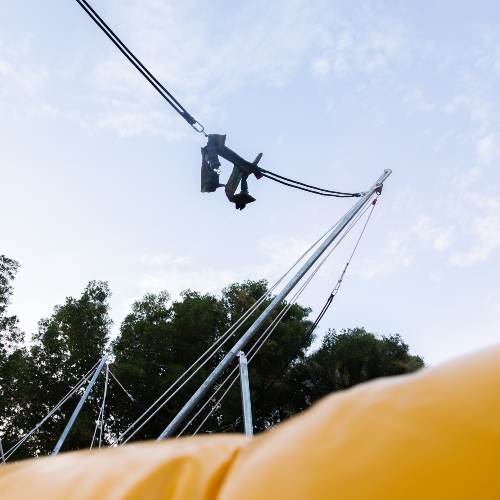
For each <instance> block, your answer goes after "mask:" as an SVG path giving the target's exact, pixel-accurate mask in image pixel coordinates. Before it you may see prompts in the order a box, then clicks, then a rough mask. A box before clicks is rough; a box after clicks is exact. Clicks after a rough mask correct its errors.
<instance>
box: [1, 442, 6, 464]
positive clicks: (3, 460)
mask: <svg viewBox="0 0 500 500" xmlns="http://www.w3.org/2000/svg"><path fill="white" fill-rule="evenodd" d="M0 455H2V463H3V464H4V463H5V457H4V454H3V447H2V440H1V439H0Z"/></svg>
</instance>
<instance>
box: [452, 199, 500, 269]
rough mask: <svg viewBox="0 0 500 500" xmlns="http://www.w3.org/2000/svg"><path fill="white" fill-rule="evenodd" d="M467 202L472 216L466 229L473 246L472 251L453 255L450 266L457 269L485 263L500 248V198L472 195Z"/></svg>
mask: <svg viewBox="0 0 500 500" xmlns="http://www.w3.org/2000/svg"><path fill="white" fill-rule="evenodd" d="M467 201H469V203H470V205H471V206H470V208H469V209H470V211H471V212H472V214H471V215H470V216H469V221H468V224H467V225H466V227H465V229H466V231H467V233H468V239H469V240H470V242H471V243H472V244H471V249H470V250H468V251H462V252H458V251H457V252H454V253H453V254H452V255H451V257H450V264H451V265H452V266H457V267H466V266H471V265H473V264H476V263H478V262H483V261H485V260H486V259H488V257H489V256H490V254H491V253H492V252H493V251H494V250H496V249H497V248H499V247H500V198H495V197H489V196H487V195H483V194H478V193H472V194H471V195H469V196H468V197H467Z"/></svg>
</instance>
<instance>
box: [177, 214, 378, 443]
mask: <svg viewBox="0 0 500 500" xmlns="http://www.w3.org/2000/svg"><path fill="white" fill-rule="evenodd" d="M369 208H370V205H368V206H367V208H365V209H364V210H363V211H362V212H361V213H360V214H358V215H357V216H356V217H355V219H354V220H353V221H351V223H350V224H349V226H348V227H347V229H346V230H345V231H344V233H343V234H342V236H341V237H340V239H339V240H338V241H337V243H336V244H335V245H334V247H333V248H332V249H331V250H330V251H329V252H328V254H327V255H326V257H324V258H323V260H322V261H321V262H320V263H319V264H318V266H317V267H316V268H315V270H314V271H313V272H312V273H311V275H310V276H309V277H308V278H307V280H306V281H305V282H304V283H303V284H302V286H301V287H300V289H299V290H298V291H297V292H296V293H295V295H294V296H293V298H292V300H290V302H289V303H288V304H287V306H286V307H285V308H284V309H283V310H282V311H281V312H280V313H279V314H278V316H277V317H276V318H275V319H274V320H273V322H272V323H271V324H270V325H269V327H268V328H267V329H266V330H265V331H264V333H263V334H262V335H261V336H260V337H259V338H258V339H257V341H256V342H255V343H254V344H253V346H252V347H251V348H250V350H249V351H248V353H247V355H250V354H251V353H252V351H253V350H254V349H255V347H256V346H257V345H258V344H259V343H260V345H259V346H258V348H257V350H256V352H255V353H254V354H253V355H252V356H251V357H250V358H249V359H248V363H250V362H251V361H252V359H253V358H254V357H255V356H256V354H257V353H258V352H259V351H260V349H261V348H262V346H263V345H264V344H265V342H266V341H267V339H268V338H269V336H270V335H271V334H272V333H273V331H274V330H275V328H276V327H277V326H278V324H279V322H280V321H281V319H282V318H283V317H284V316H285V315H286V313H287V312H288V311H289V309H290V308H291V307H292V306H293V304H294V303H295V302H296V300H297V299H298V297H300V295H301V294H302V292H303V291H304V290H305V288H306V287H307V286H308V285H309V283H310V282H311V281H312V279H313V278H314V276H315V275H316V273H317V272H318V271H319V269H320V268H321V267H322V266H323V264H324V263H325V261H326V260H327V259H328V257H329V256H330V255H331V254H332V252H333V251H334V250H335V248H337V246H338V245H339V244H340V243H341V242H342V240H343V239H344V238H345V237H346V236H347V234H348V233H349V232H350V231H351V229H352V228H353V227H354V226H355V225H356V223H357V222H358V221H359V220H360V219H361V217H363V215H364V214H365V213H366V211H367V210H369ZM370 215H371V214H370ZM363 232H364V229H363ZM358 243H359V241H358ZM356 247H357V245H356ZM356 247H355V248H356ZM351 259H352V256H351ZM325 312H326V311H325ZM311 333H312V332H311ZM264 337H265V338H264ZM261 339H263V340H261ZM236 370H237V368H234V369H233V370H232V371H231V373H230V374H229V375H228V376H227V377H226V379H225V380H224V381H223V382H222V383H221V384H220V385H219V386H218V388H217V389H216V390H215V391H214V393H213V394H212V396H211V397H210V398H209V399H208V400H207V401H206V402H205V404H204V405H203V406H202V407H201V408H200V410H198V412H197V413H196V414H195V415H194V417H192V419H191V420H190V421H189V422H188V424H187V425H186V426H185V427H184V428H183V429H182V430H181V432H180V433H179V434H178V436H177V437H180V436H181V435H182V434H183V433H184V431H185V430H186V429H187V428H188V427H189V426H190V425H191V424H192V422H193V421H194V420H195V419H196V417H197V416H198V415H199V414H200V413H201V412H202V411H203V409H204V408H205V407H206V406H207V405H208V404H209V403H210V401H212V400H213V399H214V397H215V395H216V394H217V393H218V392H219V391H220V390H221V389H222V387H223V386H224V385H225V384H226V382H227V381H228V380H229V379H230V378H231V377H232V375H233V374H234V372H235V371H236ZM238 378H239V374H238V375H237V376H236V377H235V378H234V380H233V381H232V382H231V384H230V386H229V388H228V389H227V390H226V391H225V392H224V394H223V395H222V397H221V398H220V399H219V401H217V403H216V404H215V405H214V407H213V408H212V410H211V411H210V413H209V414H208V415H207V416H206V417H205V419H204V420H203V422H202V423H201V424H200V426H199V427H198V428H197V429H196V431H195V432H194V434H193V436H194V435H196V433H197V432H198V431H199V429H200V428H201V427H202V426H203V424H204V423H205V422H206V421H207V419H208V418H209V417H210V416H211V415H212V414H213V412H214V411H215V410H216V409H217V408H218V407H219V405H220V403H221V401H222V400H223V399H224V397H225V396H226V394H227V392H228V391H229V389H230V388H231V387H232V386H233V384H234V383H235V382H236V380H238Z"/></svg>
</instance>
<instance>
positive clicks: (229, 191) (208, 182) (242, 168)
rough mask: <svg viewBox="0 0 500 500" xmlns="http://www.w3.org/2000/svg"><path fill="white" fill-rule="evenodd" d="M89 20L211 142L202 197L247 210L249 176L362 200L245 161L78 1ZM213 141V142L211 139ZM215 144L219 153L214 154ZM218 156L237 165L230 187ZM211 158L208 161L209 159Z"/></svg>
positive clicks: (250, 200) (203, 173)
mask: <svg viewBox="0 0 500 500" xmlns="http://www.w3.org/2000/svg"><path fill="white" fill-rule="evenodd" d="M76 1H77V2H78V4H79V5H80V6H81V7H82V9H83V10H84V11H85V12H86V13H87V14H88V16H89V17H90V18H91V19H92V21H94V22H95V23H96V24H97V26H98V27H99V28H100V29H101V30H102V31H103V33H104V34H105V35H106V36H107V37H108V38H109V39H110V40H111V42H113V44H114V45H115V46H116V47H117V48H118V50H119V51H120V52H121V53H122V54H123V55H124V56H125V57H126V58H127V59H128V60H129V61H130V62H131V63H132V64H133V65H134V67H135V68H136V69H137V70H138V71H139V72H140V73H141V74H142V76H144V78H146V80H147V81H148V82H149V83H150V84H151V85H152V86H153V88H154V89H155V90H156V91H157V92H158V93H159V94H160V95H161V96H162V97H163V98H164V99H165V100H166V101H167V102H168V104H170V106H172V108H173V109H174V110H175V111H176V112H177V113H178V114H179V115H180V116H182V118H184V120H186V121H187V122H188V123H189V125H191V127H192V128H193V129H194V130H195V131H196V132H199V133H201V134H203V135H204V136H205V137H207V139H208V144H207V146H206V147H205V148H202V156H203V162H202V171H201V191H202V193H213V192H214V191H215V190H216V189H217V188H219V187H225V190H226V196H227V198H228V199H229V201H230V202H232V203H234V204H235V207H236V209H239V210H243V209H244V208H245V206H246V205H247V204H248V203H253V202H254V201H255V198H254V197H253V196H251V195H250V193H249V192H248V180H247V179H248V176H249V175H250V174H254V175H255V176H256V177H257V179H260V178H261V177H267V178H268V179H271V180H273V181H275V182H278V183H280V184H283V185H285V186H289V187H293V188H295V189H300V190H302V191H308V192H310V193H314V194H319V195H321V196H334V197H337V198H351V197H360V196H362V193H342V192H339V191H330V190H328V189H322V188H317V187H314V186H310V185H308V184H304V183H302V182H298V181H293V180H292V179H288V178H286V177H282V176H280V175H278V174H275V173H273V172H270V171H268V170H264V169H260V168H258V167H257V164H258V163H259V160H260V158H261V157H262V154H260V155H259V156H258V157H257V158H256V159H255V160H254V161H253V162H252V163H250V162H248V161H246V160H244V159H243V158H241V157H240V156H239V155H237V154H236V153H235V152H234V151H231V150H230V149H229V148H227V147H226V146H225V145H224V142H225V137H226V136H225V135H224V136H223V135H218V134H211V135H209V134H207V133H206V132H205V127H204V126H203V125H202V124H201V123H200V122H199V121H198V120H196V119H195V118H193V117H192V116H191V115H190V114H189V113H188V111H187V110H186V109H185V108H184V107H183V106H182V105H181V104H180V103H179V101H177V99H176V98H175V97H174V96H173V95H172V94H171V93H170V92H169V91H168V90H167V89H166V88H165V87H164V86H163V85H162V84H161V83H160V82H159V81H158V80H157V79H156V78H155V76H154V75H153V74H152V73H151V72H150V71H149V70H148V69H147V68H146V67H145V66H144V64H142V62H141V61H139V59H138V58H137V57H136V56H135V55H134V54H133V53H132V52H131V51H130V49H129V48H128V47H127V46H126V45H125V44H124V43H123V42H122V41H121V40H120V38H119V37H118V36H117V35H116V34H115V33H114V31H113V30H112V29H111V28H110V27H109V26H108V25H107V24H106V23H105V22H104V21H103V19H102V18H101V17H100V16H99V14H97V12H96V11H95V10H94V9H93V8H92V7H91V6H90V4H89V3H88V2H87V0H76ZM211 137H212V138H213V141H211V140H210V138H211ZM214 142H215V151H216V153H215V152H214V150H213V147H214ZM217 154H218V155H219V156H222V158H224V159H226V160H228V161H230V162H231V163H233V165H234V168H233V171H232V173H231V175H230V177H229V180H228V182H227V184H220V182H219V174H220V169H219V167H220V162H219V160H218V158H217ZM206 156H208V158H206ZM240 181H241V191H240V193H238V194H235V191H236V189H237V188H238V185H239V183H240Z"/></svg>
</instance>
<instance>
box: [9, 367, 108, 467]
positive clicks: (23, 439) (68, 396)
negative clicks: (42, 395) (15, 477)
mask: <svg viewBox="0 0 500 500" xmlns="http://www.w3.org/2000/svg"><path fill="white" fill-rule="evenodd" d="M98 364H99V362H97V363H96V364H95V365H94V366H93V367H92V368H91V369H90V370H89V371H88V372H87V373H86V374H85V375H84V376H83V378H82V379H81V380H80V381H79V382H78V383H77V384H76V385H75V386H74V387H73V388H72V389H71V390H70V391H69V392H68V393H67V394H66V396H64V397H63V398H62V399H61V401H59V403H57V405H56V406H54V408H52V410H51V411H50V412H49V413H48V414H47V415H46V416H45V417H44V418H43V419H42V420H41V421H40V422H39V423H38V424H36V426H35V427H34V428H33V429H31V431H30V432H28V434H26V435H25V436H24V437H22V438H21V439H20V440H19V441H18V442H17V443H16V444H15V445H13V446H12V447H11V448H10V449H9V451H7V452H6V453H5V460H7V459H8V458H9V457H10V456H11V455H12V454H13V453H14V452H15V451H16V450H17V449H18V448H19V447H20V446H21V445H22V444H23V443H24V442H25V441H26V440H27V439H28V438H29V437H30V436H31V435H32V434H34V433H35V432H36V431H37V430H38V429H39V428H40V426H41V425H42V424H44V423H45V422H46V421H47V420H48V419H49V418H50V417H51V416H52V415H53V414H54V413H55V412H56V411H57V410H59V408H60V407H61V406H62V405H63V404H64V403H65V402H66V401H67V400H68V399H69V398H70V397H71V396H73V394H75V392H77V391H78V390H79V389H80V388H81V387H82V386H83V384H84V383H85V382H88V380H89V377H90V375H91V374H92V372H93V371H94V370H95V369H96V367H97V365H98Z"/></svg>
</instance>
